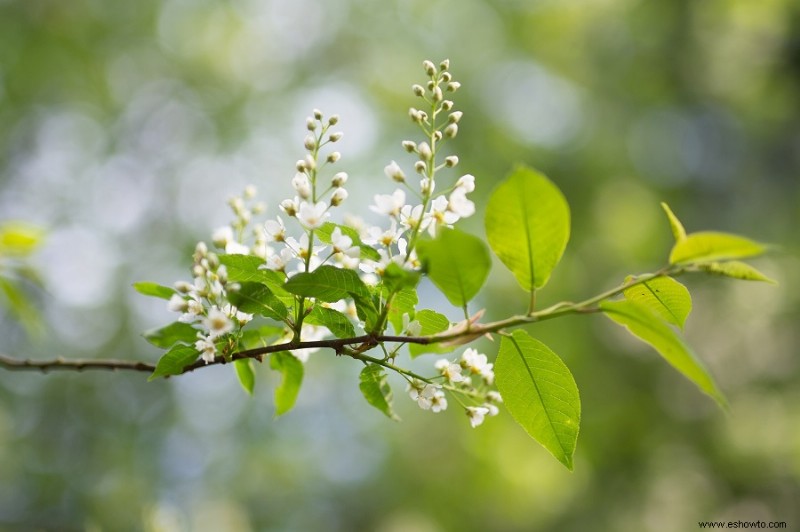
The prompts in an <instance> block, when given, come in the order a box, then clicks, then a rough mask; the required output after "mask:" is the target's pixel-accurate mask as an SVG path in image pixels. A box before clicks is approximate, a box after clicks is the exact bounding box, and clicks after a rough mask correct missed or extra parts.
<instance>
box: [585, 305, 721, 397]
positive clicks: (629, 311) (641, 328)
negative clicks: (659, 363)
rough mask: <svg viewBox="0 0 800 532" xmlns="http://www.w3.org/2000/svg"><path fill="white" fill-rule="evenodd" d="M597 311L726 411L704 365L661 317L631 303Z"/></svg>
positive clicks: (602, 306) (606, 307)
mask: <svg viewBox="0 0 800 532" xmlns="http://www.w3.org/2000/svg"><path fill="white" fill-rule="evenodd" d="M600 309H601V310H602V311H603V312H604V313H605V314H606V316H608V317H609V318H610V319H611V320H613V321H615V322H617V323H619V324H620V325H622V326H624V327H625V328H627V329H628V331H629V332H630V333H631V334H632V335H634V336H636V337H637V338H639V339H640V340H642V341H643V342H645V343H647V344H650V345H651V346H652V347H653V348H654V349H655V350H656V351H658V353H659V354H660V355H661V356H662V357H663V358H664V359H665V360H666V361H667V362H669V363H670V365H672V367H674V368H675V369H677V370H678V371H679V372H681V373H682V374H683V375H684V376H685V377H686V378H687V379H689V380H690V381H692V382H693V383H695V384H696V385H697V387H698V388H700V390H702V391H703V392H705V393H706V394H708V395H709V396H711V397H712V398H713V399H714V400H715V401H716V402H717V403H718V404H719V405H720V406H721V407H722V408H726V407H727V401H726V400H725V397H724V396H723V395H722V392H720V391H719V389H718V388H717V385H716V383H715V382H714V379H713V378H712V377H711V374H710V373H709V372H708V370H707V369H706V368H705V367H704V366H703V363H702V362H701V361H700V359H698V358H697V355H695V354H694V352H693V351H692V349H691V348H690V347H689V346H688V345H687V344H686V342H684V340H683V339H682V338H681V337H680V336H679V335H678V333H677V332H675V330H674V329H671V328H670V327H669V325H667V324H666V323H664V321H663V320H662V319H661V317H660V316H658V315H657V314H655V313H654V312H653V311H652V310H650V309H649V308H647V307H644V306H642V305H639V304H637V303H634V302H632V301H603V302H601V303H600Z"/></svg>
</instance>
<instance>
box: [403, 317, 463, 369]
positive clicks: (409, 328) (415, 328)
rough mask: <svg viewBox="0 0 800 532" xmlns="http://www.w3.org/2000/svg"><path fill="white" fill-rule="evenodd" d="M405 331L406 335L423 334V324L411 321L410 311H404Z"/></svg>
mask: <svg viewBox="0 0 800 532" xmlns="http://www.w3.org/2000/svg"><path fill="white" fill-rule="evenodd" d="M403 333H404V334H405V335H406V336H419V335H420V334H422V325H421V324H420V322H418V321H417V320H414V321H411V317H410V316H409V315H408V312H404V313H403ZM459 371H460V368H459Z"/></svg>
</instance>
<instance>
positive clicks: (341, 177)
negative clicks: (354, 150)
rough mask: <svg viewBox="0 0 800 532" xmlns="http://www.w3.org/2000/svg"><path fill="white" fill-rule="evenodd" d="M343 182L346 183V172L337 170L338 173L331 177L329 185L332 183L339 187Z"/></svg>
mask: <svg viewBox="0 0 800 532" xmlns="http://www.w3.org/2000/svg"><path fill="white" fill-rule="evenodd" d="M345 183H347V173H346V172H339V173H338V174H336V175H334V176H333V179H331V185H333V186H335V187H341V186H342V185H344V184H345Z"/></svg>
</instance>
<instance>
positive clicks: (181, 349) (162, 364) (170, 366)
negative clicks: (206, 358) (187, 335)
mask: <svg viewBox="0 0 800 532" xmlns="http://www.w3.org/2000/svg"><path fill="white" fill-rule="evenodd" d="M199 357H200V351H198V350H197V349H195V348H194V347H193V346H188V345H183V344H177V345H174V346H173V347H172V349H170V350H169V351H167V352H166V353H164V355H163V356H162V357H161V358H160V359H159V360H158V364H156V369H155V370H154V371H153V373H152V375H150V377H149V378H148V379H147V380H148V381H152V380H154V379H157V378H158V377H166V376H168V375H180V374H181V373H183V368H185V367H186V366H188V365H189V364H192V363H193V362H194V361H196V360H197V359H198V358H199Z"/></svg>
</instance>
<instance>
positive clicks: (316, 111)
mask: <svg viewBox="0 0 800 532" xmlns="http://www.w3.org/2000/svg"><path fill="white" fill-rule="evenodd" d="M312 113H313V114H314V118H316V119H317V120H322V111H320V110H319V109H314V111H312Z"/></svg>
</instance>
